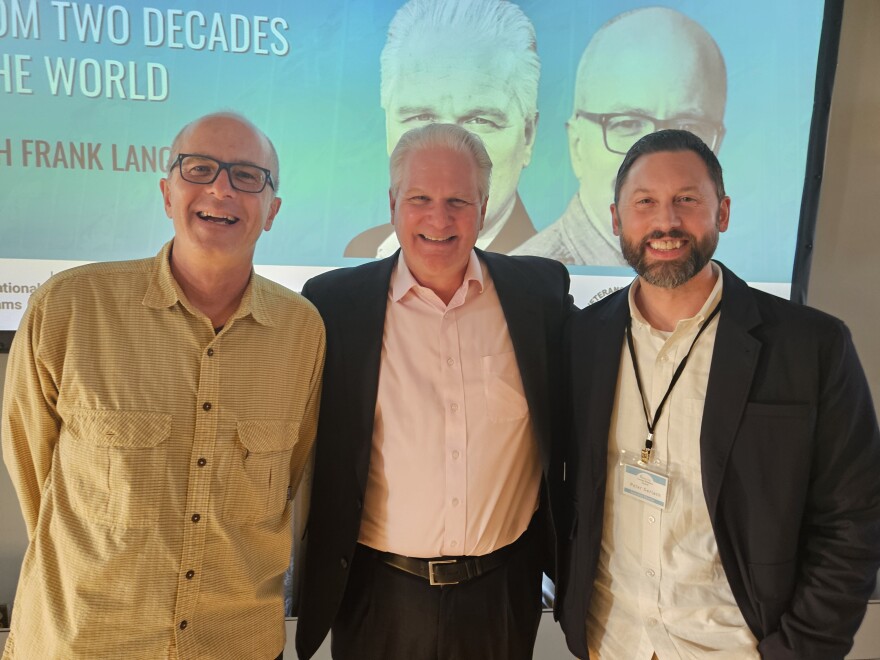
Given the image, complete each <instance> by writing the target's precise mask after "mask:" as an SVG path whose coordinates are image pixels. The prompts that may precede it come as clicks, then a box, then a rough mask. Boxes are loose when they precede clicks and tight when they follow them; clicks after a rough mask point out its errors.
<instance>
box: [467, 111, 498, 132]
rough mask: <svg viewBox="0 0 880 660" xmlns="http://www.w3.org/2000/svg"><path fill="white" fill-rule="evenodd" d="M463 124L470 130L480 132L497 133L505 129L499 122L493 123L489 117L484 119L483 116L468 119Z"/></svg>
mask: <svg viewBox="0 0 880 660" xmlns="http://www.w3.org/2000/svg"><path fill="white" fill-rule="evenodd" d="M462 124H463V125H464V126H465V127H467V128H468V130H473V131H475V132H476V131H479V130H493V131H497V130H499V129H501V128H504V126H502V125H501V124H500V123H499V122H497V121H493V120H491V119H489V118H488V117H484V116H482V115H477V116H474V117H468V118H467V119H465V120H464V121H463V122H462Z"/></svg>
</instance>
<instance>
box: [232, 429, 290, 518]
mask: <svg viewBox="0 0 880 660" xmlns="http://www.w3.org/2000/svg"><path fill="white" fill-rule="evenodd" d="M298 440H299V424H298V423H296V422H287V421H282V420H243V421H239V422H238V434H237V437H236V439H235V452H234V455H233V457H232V462H231V466H230V470H229V478H228V480H227V485H226V499H225V501H224V505H223V517H224V519H226V520H230V521H236V522H240V523H252V524H256V523H262V522H278V521H279V520H280V519H281V516H282V514H283V513H284V512H285V509H286V507H287V502H288V487H289V486H290V463H291V457H292V454H293V452H294V450H295V448H296V445H297V442H298Z"/></svg>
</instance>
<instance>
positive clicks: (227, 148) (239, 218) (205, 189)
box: [160, 115, 281, 263]
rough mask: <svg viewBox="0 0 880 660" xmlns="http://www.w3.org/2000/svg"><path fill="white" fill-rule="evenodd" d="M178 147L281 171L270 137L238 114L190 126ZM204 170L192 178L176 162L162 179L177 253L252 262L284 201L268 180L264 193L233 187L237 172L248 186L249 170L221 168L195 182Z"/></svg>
mask: <svg viewBox="0 0 880 660" xmlns="http://www.w3.org/2000/svg"><path fill="white" fill-rule="evenodd" d="M175 146H176V152H175V153H174V154H173V157H176V156H177V155H178V154H180V153H184V154H198V155H200V156H207V157H208V158H210V159H214V160H216V161H221V162H224V163H244V164H249V165H257V166H259V167H262V168H266V169H269V170H270V171H272V172H276V173H277V164H275V163H274V158H273V156H272V149H271V147H270V145H269V143H268V141H267V140H266V138H265V137H264V136H263V135H261V134H260V133H259V132H257V131H256V130H254V128H253V127H251V126H249V125H247V124H245V123H242V122H241V121H240V120H239V119H237V118H235V117H229V116H223V115H215V116H209V117H208V118H206V119H202V120H200V121H198V122H197V123H195V124H193V125H192V126H190V127H188V128H187V129H185V131H184V133H183V134H182V136H181V139H180V140H179V144H176V145H175ZM208 164H210V161H209V160H205V161H204V163H200V162H196V165H194V166H193V167H197V168H205V167H208V166H209V165H208ZM214 166H216V165H214ZM200 172H201V170H200V169H197V170H195V171H189V170H187V178H189V179H191V180H189V181H187V180H184V178H183V177H182V176H181V171H180V165H179V164H176V165H174V167H172V169H171V171H170V173H169V175H168V177H167V178H164V179H162V180H161V182H160V187H161V189H162V195H163V197H164V201H165V213H166V214H167V215H168V217H169V218H171V219H172V221H173V222H174V254H175V255H179V254H181V253H182V252H184V251H186V252H190V253H198V254H201V255H203V256H205V255H210V256H211V257H213V258H216V259H229V258H232V259H236V260H239V259H241V260H246V261H247V263H250V261H251V260H252V257H253V253H254V248H255V246H256V243H257V239H258V238H259V237H260V235H261V234H262V232H264V231H269V229H270V228H271V227H272V222H273V220H274V219H275V215H276V214H277V213H278V208H279V207H280V205H281V200H280V199H279V198H277V197H276V196H275V193H274V191H273V189H272V187H271V186H270V185H268V184H267V185H266V186H265V188H263V190H262V191H261V192H244V191H242V190H238V189H236V188H235V187H233V186H232V180H231V179H230V177H231V176H236V181H237V185H238V186H239V187H248V183H246V182H242V180H241V179H240V178H239V177H241V176H244V175H247V174H248V172H247V171H245V172H244V173H243V174H242V173H241V172H238V173H237V174H236V175H234V174H233V172H232V171H230V170H229V169H226V170H221V171H220V172H219V173H218V175H217V178H216V179H214V181H213V182H211V183H208V184H202V183H196V182H193V180H194V179H197V178H198V176H200V174H199V173H200Z"/></svg>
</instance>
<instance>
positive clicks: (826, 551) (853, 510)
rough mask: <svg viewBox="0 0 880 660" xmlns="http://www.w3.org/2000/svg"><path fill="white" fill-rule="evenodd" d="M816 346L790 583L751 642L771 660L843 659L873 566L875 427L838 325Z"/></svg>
mask: <svg viewBox="0 0 880 660" xmlns="http://www.w3.org/2000/svg"><path fill="white" fill-rule="evenodd" d="M820 351H821V354H820V360H819V369H820V370H821V374H822V380H821V391H820V394H819V404H818V409H817V410H816V426H815V437H814V445H813V453H814V456H813V462H812V473H811V475H810V487H809V495H808V498H807V502H806V508H805V511H804V514H803V522H802V525H801V542H800V553H799V571H798V577H797V582H796V585H795V589H794V593H793V595H792V598H791V601H790V603H789V606H788V609H787V611H785V613H784V614H783V615H782V618H781V620H780V626H779V629H778V630H777V631H776V632H774V633H772V634H770V635H769V636H767V637H766V638H765V639H763V640H762V641H761V643H760V644H759V647H758V648H759V650H760V652H761V655H762V657H763V658H768V659H772V660H795V659H796V658H797V659H799V660H803V659H806V658H817V659H818V658H822V659H823V660H827V659H830V658H843V657H844V656H845V655H846V653H847V652H848V651H849V650H850V648H851V647H852V643H853V637H854V635H855V633H856V631H857V630H858V628H859V625H860V623H861V621H862V618H863V617H864V615H865V609H866V606H867V601H868V598H869V597H870V594H871V592H872V590H873V588H874V582H875V579H876V575H877V570H878V566H880V474H878V471H880V432H878V428H877V417H876V414H875V412H874V408H873V404H872V401H871V394H870V392H869V389H868V383H867V381H866V379H865V375H864V372H863V371H862V367H861V364H860V363H859V359H858V357H857V355H856V351H855V347H854V346H853V343H852V339H851V336H850V333H849V330H848V329H847V328H846V327H845V326H844V325H843V323H842V322H839V321H838V322H836V324H835V327H834V332H833V333H832V336H830V337H826V338H825V341H823V342H822V349H820ZM793 515H796V512H793Z"/></svg>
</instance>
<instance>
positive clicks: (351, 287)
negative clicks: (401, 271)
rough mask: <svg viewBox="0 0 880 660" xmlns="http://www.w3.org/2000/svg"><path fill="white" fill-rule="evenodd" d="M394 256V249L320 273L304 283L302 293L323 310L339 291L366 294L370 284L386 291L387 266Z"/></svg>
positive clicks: (337, 297) (393, 260) (389, 273)
mask: <svg viewBox="0 0 880 660" xmlns="http://www.w3.org/2000/svg"><path fill="white" fill-rule="evenodd" d="M396 260H397V253H395V254H393V255H392V256H390V257H386V258H385V259H380V260H378V261H370V262H368V263H365V264H361V265H360V266H352V267H349V268H337V269H334V270H330V271H327V272H326V273H321V274H320V275H316V276H315V277H313V278H311V279H310V280H309V281H308V282H306V283H305V285H304V286H303V290H302V293H303V296H305V297H306V298H308V299H309V300H310V301H311V302H312V303H314V304H315V306H317V307H318V309H319V310H322V311H323V306H324V305H326V304H327V303H330V302H332V301H334V300H339V298H340V296H342V295H343V294H345V295H347V294H349V293H350V294H352V295H359V294H369V293H370V292H372V289H373V288H377V289H378V290H382V291H387V288H388V282H389V280H390V277H391V269H392V268H393V267H394V263H395V262H396Z"/></svg>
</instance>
